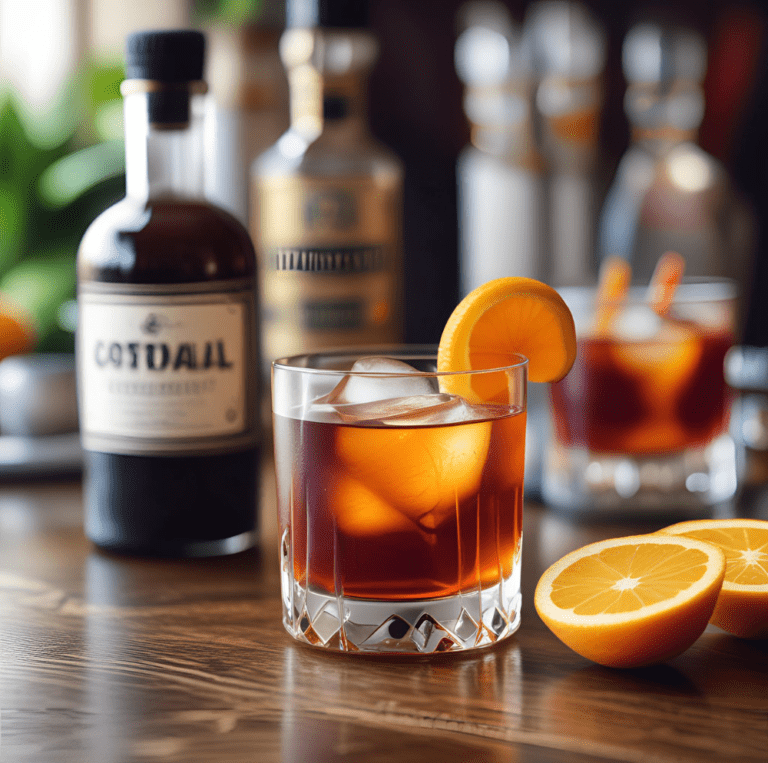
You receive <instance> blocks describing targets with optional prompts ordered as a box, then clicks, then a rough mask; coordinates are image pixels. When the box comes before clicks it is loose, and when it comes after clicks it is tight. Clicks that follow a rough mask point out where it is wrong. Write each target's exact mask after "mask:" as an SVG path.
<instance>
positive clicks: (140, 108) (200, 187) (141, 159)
mask: <svg viewBox="0 0 768 763" xmlns="http://www.w3.org/2000/svg"><path fill="white" fill-rule="evenodd" d="M190 84H193V83H190ZM166 99H168V101H172V100H176V101H178V100H179V99H180V100H181V101H182V108H181V112H182V114H180V121H166V115H165V114H162V112H163V111H167V109H166V108H165V107H166V105H168V104H167V101H166ZM187 100H188V109H184V108H183V104H184V103H185V102H187ZM203 100H204V99H203V96H202V95H200V94H194V93H192V92H191V90H190V91H182V92H179V91H178V90H169V91H164V90H152V91H150V92H145V91H143V90H142V91H138V92H128V93H127V94H126V95H125V101H124V114H125V165H126V166H125V174H126V195H127V196H128V197H129V198H131V199H136V200H139V201H147V200H149V199H153V198H158V197H168V196H172V197H180V198H186V199H201V198H203V197H204V192H205V188H204V173H203V165H204V145H203V114H204V107H205V104H204V102H203ZM170 105H171V107H172V108H173V107H174V106H176V107H177V106H178V103H176V104H173V103H171V104H170ZM158 113H160V114H161V116H163V119H162V121H159V120H158V118H157V117H158ZM185 117H186V118H185Z"/></svg>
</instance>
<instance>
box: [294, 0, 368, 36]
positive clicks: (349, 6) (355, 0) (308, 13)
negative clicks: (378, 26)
mask: <svg viewBox="0 0 768 763" xmlns="http://www.w3.org/2000/svg"><path fill="white" fill-rule="evenodd" d="M285 16H286V25H287V26H289V27H302V28H308V27H336V28H342V29H360V28H363V27H367V26H368V0H287V2H286V7H285Z"/></svg>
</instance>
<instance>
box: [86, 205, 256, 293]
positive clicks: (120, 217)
mask: <svg viewBox="0 0 768 763" xmlns="http://www.w3.org/2000/svg"><path fill="white" fill-rule="evenodd" d="M255 272H256V256H255V253H254V249H253V244H252V242H251V239H250V236H249V234H248V231H247V230H246V229H245V228H244V227H243V225H242V224H241V223H240V222H239V221H238V220H237V218H235V217H234V216H233V215H231V214H230V213H229V212H227V211H226V210H224V209H221V208H220V207H217V206H215V205H212V204H209V203H207V202H205V201H204V200H198V199H196V200H186V199H176V198H174V199H170V198H163V199H150V200H149V201H137V200H134V199H130V198H125V199H123V200H122V201H119V202H118V203H117V204H114V205H113V206H111V207H109V208H108V209H107V210H105V211H104V212H102V213H101V214H100V215H99V216H98V217H97V218H96V219H95V220H94V221H93V222H92V223H91V225H90V226H89V227H88V229H87V230H86V232H85V235H84V236H83V239H82V241H81V243H80V248H79V250H78V278H79V279H80V280H96V281H115V282H126V283H154V282H157V283H173V282H180V283H186V282H197V281H209V280H221V279H228V278H230V279H231V278H242V277H251V276H253V275H254V274H255Z"/></svg>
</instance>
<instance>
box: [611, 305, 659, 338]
mask: <svg viewBox="0 0 768 763" xmlns="http://www.w3.org/2000/svg"><path fill="white" fill-rule="evenodd" d="M661 325H662V318H661V316H660V315H659V314H658V313H656V312H654V311H653V310H652V309H651V307H650V306H648V305H630V306H628V307H625V308H624V309H623V310H622V311H621V312H620V313H619V315H618V316H616V318H615V319H614V321H613V324H612V325H611V336H612V338H614V339H618V340H619V341H624V342H643V341H648V340H651V339H653V338H654V337H655V336H656V334H658V332H659V330H660V329H661Z"/></svg>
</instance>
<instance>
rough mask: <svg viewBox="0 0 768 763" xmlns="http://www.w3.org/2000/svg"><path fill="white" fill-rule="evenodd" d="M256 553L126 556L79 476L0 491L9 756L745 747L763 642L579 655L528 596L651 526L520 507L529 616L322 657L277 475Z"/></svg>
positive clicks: (538, 757) (268, 757)
mask: <svg viewBox="0 0 768 763" xmlns="http://www.w3.org/2000/svg"><path fill="white" fill-rule="evenodd" d="M265 477H266V480H265V485H264V492H265V497H264V508H265V521H264V523H263V532H264V537H265V540H264V546H263V552H262V553H261V554H259V553H257V552H255V551H251V552H246V553H244V554H240V555H238V556H236V557H231V558H229V559H211V560H194V561H187V562H183V561H164V560H136V559H130V558H123V557H117V556H109V555H106V554H102V553H99V552H97V551H94V550H93V549H92V547H91V546H90V545H89V544H88V543H87V542H86V541H85V540H84V538H83V536H82V530H81V527H80V522H81V493H80V486H79V484H77V483H68V484H37V485H22V486H10V485H9V486H4V487H2V488H0V617H1V618H2V624H3V625H2V628H0V649H2V655H3V658H2V663H0V667H1V668H2V689H3V691H2V732H3V734H2V745H3V746H2V751H3V753H5V755H4V756H3V758H2V759H3V760H4V761H5V760H6V758H7V759H8V760H14V761H15V760H20V761H35V762H36V763H37V762H38V761H55V762H56V763H69V761H73V762H74V761H78V763H79V762H81V761H87V762H88V763H90V762H93V763H97V762H98V763H111V762H112V761H116V762H117V761H127V760H131V761H134V760H135V761H185V763H197V761H206V762H207V761H212V760H215V761H221V762H222V763H226V762H227V761H237V762H238V763H240V761H245V760H259V761H286V762H287V763H299V762H303V761H312V762H316V763H326V762H330V761H362V760H365V761H373V763H377V762H378V761H390V760H397V761H398V763H403V762H405V763H408V762H409V761H427V762H429V761H438V760H439V761H445V760H461V761H465V760H466V761H504V762H506V761H595V760H597V761H601V760H621V761H638V762H639V761H647V760H684V761H687V760H711V761H722V760H726V759H727V760H755V761H758V760H760V761H762V760H764V759H765V750H766V749H768V711H767V710H766V701H765V697H766V696H767V695H768V644H767V643H766V642H747V641H740V640H738V639H735V638H732V637H730V636H727V635H724V634H722V633H721V632H719V631H716V630H715V629H713V628H712V629H709V630H708V631H707V633H705V634H704V636H703V637H702V638H701V639H700V640H699V641H698V642H697V643H696V644H695V645H694V646H693V647H692V648H691V649H690V650H689V651H687V652H686V653H685V654H683V655H681V656H680V657H678V658H676V659H674V660H672V661H670V662H669V663H668V664H667V665H662V666H659V667H656V668H653V669H646V670H631V671H616V670H610V669H607V668H602V667H599V666H596V665H592V664H591V663H589V662H587V661H586V660H584V659H582V658H580V657H578V656H577V655H575V654H574V653H573V652H571V651H570V650H568V649H567V648H566V647H565V646H563V645H562V644H561V643H560V642H559V641H557V639H555V637H554V636H552V635H551V634H550V633H549V631H547V630H546V629H545V628H544V626H543V625H542V623H541V622H540V620H539V619H538V617H537V616H536V613H535V611H534V610H533V606H532V596H533V588H534V586H535V584H536V581H537V580H538V576H539V575H540V574H541V571H543V569H544V568H545V567H546V566H547V565H548V564H549V563H551V561H552V560H553V559H554V558H555V557H558V556H560V555H562V554H563V553H566V552H567V551H569V550H571V548H575V547H577V546H580V545H583V544H584V543H586V542H590V541H592V540H597V539H600V538H603V537H610V536H615V535H620V534H628V533H631V532H636V531H638V530H643V529H645V530H650V529H656V528H655V527H653V526H652V525H650V526H648V525H645V526H639V525H638V526H635V527H629V526H626V525H621V526H620V525H611V524H610V523H603V524H600V525H589V524H576V523H573V522H571V521H569V520H567V519H563V518H559V517H557V516H556V515H553V514H551V513H548V512H545V511H543V510H542V509H540V508H537V507H534V506H529V507H527V511H526V520H525V521H526V524H525V548H524V552H523V559H524V571H523V596H524V607H523V621H522V626H521V628H520V630H519V631H518V633H516V634H515V635H514V636H513V637H512V638H511V639H509V641H508V642H506V643H503V644H499V645H497V646H495V647H493V648H490V649H485V650H479V651H476V652H471V653H468V654H465V655H442V656H436V657H431V658H396V657H395V658H392V657H385V658H381V657H360V656H349V655H339V654H325V653H320V652H319V651H318V650H313V649H312V648H310V647H306V646H303V645H300V644H297V643H295V642H293V641H292V640H291V639H290V638H289V637H288V636H287V635H286V634H285V632H284V631H283V627H282V624H281V622H280V601H279V585H278V584H279V580H278V568H277V553H276V545H277V541H276V533H275V528H274V517H273V516H272V512H273V510H274V498H273V497H272V495H273V494H272V493H271V492H270V490H271V489H272V488H273V486H272V485H271V482H270V481H271V472H270V469H269V465H267V467H266V471H265Z"/></svg>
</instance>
